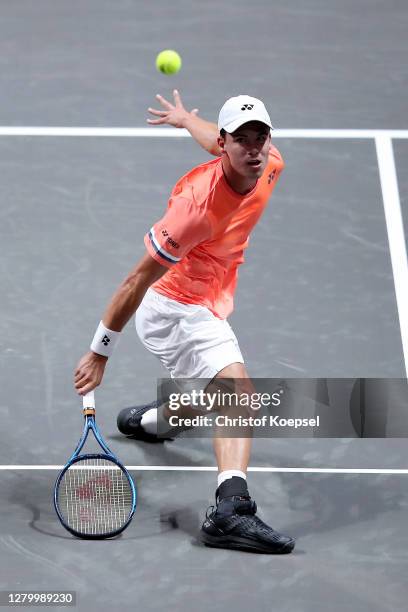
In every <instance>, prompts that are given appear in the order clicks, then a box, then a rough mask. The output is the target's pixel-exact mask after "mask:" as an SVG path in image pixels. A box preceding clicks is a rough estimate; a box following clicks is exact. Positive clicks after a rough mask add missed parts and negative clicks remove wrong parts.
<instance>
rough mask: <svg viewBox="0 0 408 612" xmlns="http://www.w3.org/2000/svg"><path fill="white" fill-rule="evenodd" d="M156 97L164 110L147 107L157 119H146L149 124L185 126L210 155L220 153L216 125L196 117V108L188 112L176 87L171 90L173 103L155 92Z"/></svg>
mask: <svg viewBox="0 0 408 612" xmlns="http://www.w3.org/2000/svg"><path fill="white" fill-rule="evenodd" d="M156 97H157V99H158V101H159V102H160V104H161V105H162V106H163V108H164V110H156V109H154V108H150V107H149V108H148V111H149V113H151V114H152V115H155V116H156V117H158V119H148V120H147V122H148V123H150V125H163V124H167V125H172V126H173V127H177V128H185V129H186V130H188V131H189V132H190V134H191V136H192V137H193V138H194V140H195V141H196V142H198V144H199V145H200V146H201V147H203V149H205V150H206V151H208V153H211V155H215V156H218V155H221V149H220V147H219V146H218V142H217V138H218V136H219V131H218V127H217V125H216V124H215V123H212V122H211V121H205V120H204V119H201V118H200V117H197V113H198V109H197V108H194V109H193V110H192V111H191V112H188V111H187V110H186V109H185V108H184V105H183V103H182V101H181V97H180V94H179V92H178V91H177V89H175V90H174V91H173V97H174V104H171V102H169V101H168V100H166V99H165V98H163V96H160V95H159V94H157V96H156Z"/></svg>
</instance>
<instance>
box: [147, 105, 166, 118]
mask: <svg viewBox="0 0 408 612" xmlns="http://www.w3.org/2000/svg"><path fill="white" fill-rule="evenodd" d="M147 110H148V111H149V113H150V114H152V115H158V116H159V117H163V116H164V115H167V113H168V112H169V111H166V110H156V109H155V108H151V107H150V106H149V108H148V109H147Z"/></svg>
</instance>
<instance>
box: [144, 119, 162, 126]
mask: <svg viewBox="0 0 408 612" xmlns="http://www.w3.org/2000/svg"><path fill="white" fill-rule="evenodd" d="M146 121H147V123H150V125H160V124H162V123H166V117H163V118H162V119H146Z"/></svg>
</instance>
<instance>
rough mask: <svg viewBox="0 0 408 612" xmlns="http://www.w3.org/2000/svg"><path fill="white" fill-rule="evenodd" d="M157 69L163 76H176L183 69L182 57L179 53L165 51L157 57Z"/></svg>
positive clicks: (169, 50)
mask: <svg viewBox="0 0 408 612" xmlns="http://www.w3.org/2000/svg"><path fill="white" fill-rule="evenodd" d="M156 68H157V70H159V71H160V72H163V74H176V72H178V71H179V70H180V68H181V57H180V56H179V54H178V53H177V51H173V50H172V49H165V51H161V52H160V53H159V55H158V56H157V57H156Z"/></svg>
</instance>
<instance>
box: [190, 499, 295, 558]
mask: <svg viewBox="0 0 408 612" xmlns="http://www.w3.org/2000/svg"><path fill="white" fill-rule="evenodd" d="M256 510H257V507H256V502H255V501H253V500H252V499H251V498H250V497H249V496H245V497H242V496H238V495H234V496H232V497H226V498H224V499H222V500H220V501H219V502H218V504H217V506H216V508H214V506H210V507H209V508H208V510H207V513H206V517H205V521H204V523H203V525H202V527H201V540H202V542H204V544H205V545H206V546H212V547H215V548H232V549H236V550H246V551H252V552H260V553H274V554H285V553H290V552H292V550H293V549H294V547H295V540H294V539H293V538H290V537H289V536H285V535H282V534H281V533H278V532H277V531H275V530H274V529H272V527H269V525H266V523H264V522H263V521H262V520H261V519H260V518H259V517H258V516H256Z"/></svg>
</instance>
